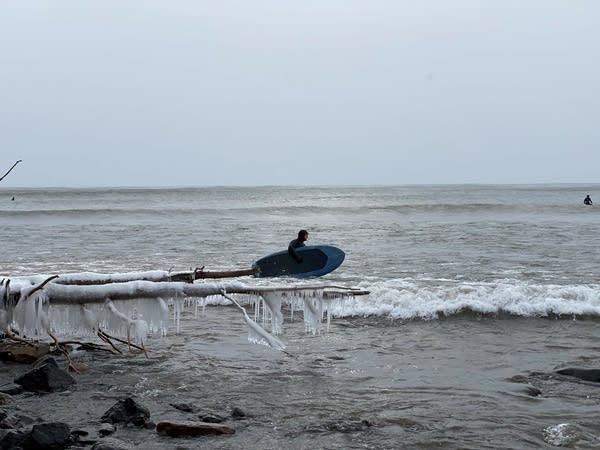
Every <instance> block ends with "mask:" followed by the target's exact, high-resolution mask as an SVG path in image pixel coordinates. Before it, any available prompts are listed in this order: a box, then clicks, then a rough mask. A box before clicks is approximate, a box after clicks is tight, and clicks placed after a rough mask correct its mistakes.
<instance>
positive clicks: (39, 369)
mask: <svg viewBox="0 0 600 450" xmlns="http://www.w3.org/2000/svg"><path fill="white" fill-rule="evenodd" d="M15 383H17V384H20V385H21V386H23V389H25V390H26V391H32V392H57V391H65V390H67V389H68V388H69V387H70V386H72V385H73V384H75V379H74V378H73V377H72V376H71V375H69V374H68V373H67V372H66V371H64V370H62V369H60V368H59V367H58V365H57V364H56V361H55V360H54V358H51V357H47V358H44V359H43V360H40V361H39V362H38V364H35V365H34V368H33V369H32V370H30V371H29V372H27V373H25V374H23V375H21V376H20V377H18V378H16V379H15Z"/></svg>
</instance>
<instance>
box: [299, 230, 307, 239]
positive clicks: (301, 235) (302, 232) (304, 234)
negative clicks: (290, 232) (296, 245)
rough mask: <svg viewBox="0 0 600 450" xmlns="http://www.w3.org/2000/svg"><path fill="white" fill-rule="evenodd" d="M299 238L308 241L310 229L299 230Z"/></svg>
mask: <svg viewBox="0 0 600 450" xmlns="http://www.w3.org/2000/svg"><path fill="white" fill-rule="evenodd" d="M298 240H299V241H300V242H304V241H308V231H306V230H300V231H298Z"/></svg>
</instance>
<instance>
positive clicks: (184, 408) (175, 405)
mask: <svg viewBox="0 0 600 450" xmlns="http://www.w3.org/2000/svg"><path fill="white" fill-rule="evenodd" d="M169 405H171V406H172V407H173V408H175V409H178V410H179V411H183V412H189V413H193V412H194V406H193V405H190V404H189V403H169Z"/></svg>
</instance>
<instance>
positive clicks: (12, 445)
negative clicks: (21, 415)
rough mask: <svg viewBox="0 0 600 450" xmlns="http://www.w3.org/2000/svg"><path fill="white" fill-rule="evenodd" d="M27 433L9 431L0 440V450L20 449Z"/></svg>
mask: <svg viewBox="0 0 600 450" xmlns="http://www.w3.org/2000/svg"><path fill="white" fill-rule="evenodd" d="M26 437H27V433H22V432H20V431H14V430H10V431H8V432H7V433H6V434H4V436H2V438H0V450H14V449H17V448H21V445H22V444H23V441H24V440H25V438H26Z"/></svg>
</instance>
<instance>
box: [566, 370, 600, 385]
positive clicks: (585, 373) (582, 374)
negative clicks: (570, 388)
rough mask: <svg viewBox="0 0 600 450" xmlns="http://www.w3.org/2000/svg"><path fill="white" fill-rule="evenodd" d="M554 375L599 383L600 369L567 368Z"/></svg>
mask: <svg viewBox="0 0 600 450" xmlns="http://www.w3.org/2000/svg"><path fill="white" fill-rule="evenodd" d="M556 373H558V374H560V375H565V376H568V377H575V378H579V379H580V380H584V381H594V382H596V383H597V382H600V369H578V368H576V367H567V368H566V369H561V370H557V371H556Z"/></svg>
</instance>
